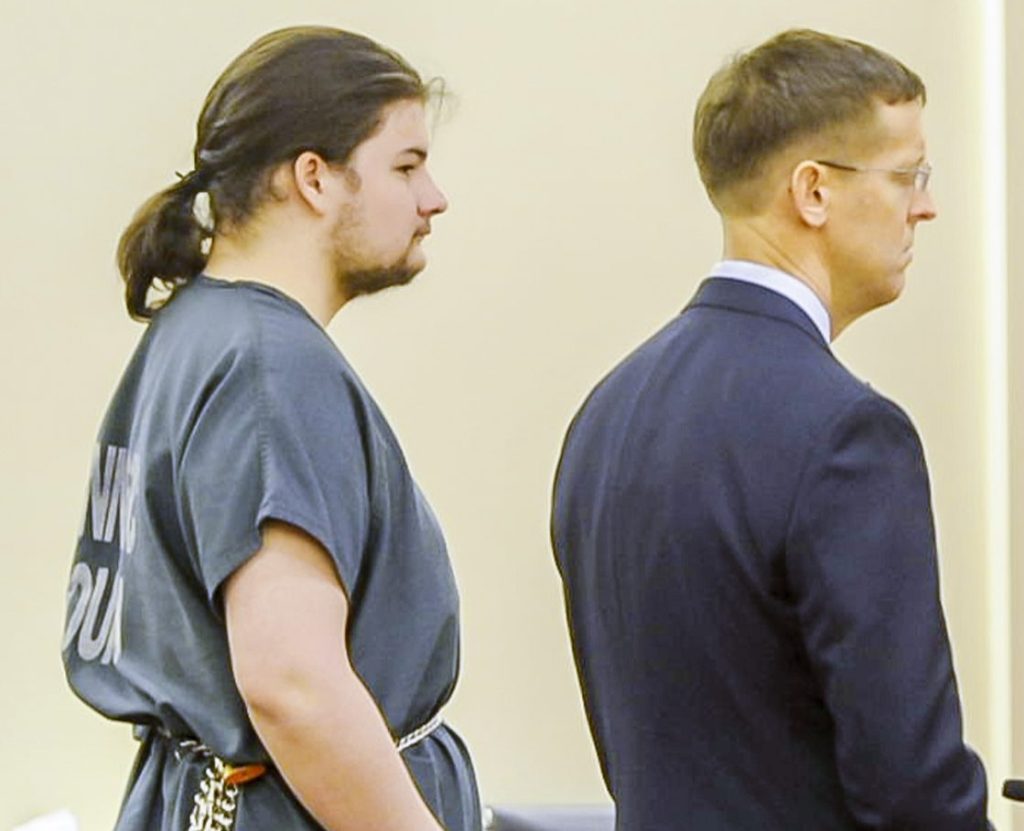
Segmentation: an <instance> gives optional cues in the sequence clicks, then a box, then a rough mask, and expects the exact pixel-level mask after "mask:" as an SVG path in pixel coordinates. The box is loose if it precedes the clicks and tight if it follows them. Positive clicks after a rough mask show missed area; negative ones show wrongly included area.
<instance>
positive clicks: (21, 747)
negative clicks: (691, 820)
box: [0, 0, 1024, 831]
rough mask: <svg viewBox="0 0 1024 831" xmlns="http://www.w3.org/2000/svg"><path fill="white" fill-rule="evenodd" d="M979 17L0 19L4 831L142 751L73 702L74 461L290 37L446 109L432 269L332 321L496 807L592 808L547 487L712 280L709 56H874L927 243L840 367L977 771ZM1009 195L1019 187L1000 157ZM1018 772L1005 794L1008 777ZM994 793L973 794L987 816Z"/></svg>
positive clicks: (985, 734) (89, 10)
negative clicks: (434, 520) (952, 659)
mask: <svg viewBox="0 0 1024 831" xmlns="http://www.w3.org/2000/svg"><path fill="white" fill-rule="evenodd" d="M1008 5H1012V4H1008ZM979 9H980V4H979V3H974V2H968V0H927V2H926V0H913V1H911V0H908V1H907V2H905V3H900V4H894V3H892V2H889V1H888V0H862V2H858V3H856V4H822V3H820V2H816V1H815V0H787V2H785V3H781V2H777V3H762V2H758V0H714V2H711V0H705V1H704V2H698V1H697V0H690V1H689V2H681V0H674V2H670V0H644V2H641V3H625V2H608V3H601V2H595V0H545V2H541V0H487V2H475V1H474V0H437V2H433V3H413V2H409V0H351V2H349V3H346V4H339V3H337V2H326V1H325V2H317V0H292V2H290V3H287V4H284V3H269V2H265V0H259V2H251V0H250V1H249V2H244V3H243V2H240V0H225V1H224V2H219V3H210V2H199V1H198V0H179V2H176V3H160V4H157V3H149V4H143V3H139V2H138V0H135V2H128V0H102V1H101V2H99V3H94V4H84V3H75V2H72V1H71V0H63V1H62V2H55V3H45V2H39V3H33V4H30V3H27V2H25V3H5V4H3V6H2V7H0V101H2V102H3V104H4V106H3V118H2V120H0V124H2V127H0V149H2V151H3V152H2V153H0V159H2V161H0V164H2V166H3V167H2V170H3V174H4V175H3V176H2V177H0V182H2V183H3V198H4V202H5V205H6V210H5V218H4V219H5V221H3V222H2V223H0V251H3V252H4V256H5V260H6V263H5V265H6V267H5V269H4V277H3V279H2V280H0V314H2V321H0V347H2V349H0V356H2V357H0V361H2V364H0V366H2V370H3V374H2V378H3V381H4V388H5V390H6V394H5V396H4V399H5V404H4V406H3V407H2V408H0V428H2V429H0V435H2V437H3V438H2V448H3V450H2V452H3V456H2V459H3V463H2V468H0V469H2V471H3V474H2V476H3V478H2V480H0V505H2V506H3V508H2V511H3V513H2V516H0V518H2V527H3V529H4V530H5V531H6V535H7V544H6V547H7V556H6V557H5V559H4V562H5V564H6V573H5V578H4V579H3V581H2V582H0V630H2V631H3V632H5V633H6V634H5V637H4V638H3V639H2V646H0V666H2V667H3V675H2V679H3V680H2V681H0V713H3V716H2V722H0V749H2V751H3V752H0V782H2V783H3V786H2V787H0V829H5V828H8V827H9V826H11V825H13V824H14V823H16V822H18V821H21V820H24V819H26V818H28V817H29V816H31V815H33V814H35V813H42V812H44V811H47V810H51V809H54V808H57V807H61V806H65V807H68V808H71V809H72V810H74V811H75V812H76V813H77V814H78V815H79V817H80V819H81V821H82V827H83V828H84V829H86V831H93V829H96V831H98V829H103V828H109V827H110V826H111V825H112V821H113V818H114V816H115V811H116V806H117V804H118V801H119V798H120V794H121V790H122V787H123V783H124V779H125V776H126V774H127V768H128V765H129V763H130V759H131V755H132V752H133V747H132V742H131V740H130V738H129V735H128V731H127V729H126V728H124V727H122V726H118V725H109V724H106V723H104V722H103V721H102V720H101V719H100V718H99V717H97V716H95V715H94V714H92V713H91V712H90V711H88V710H87V709H86V708H85V707H84V706H82V705H81V704H80V703H78V702H77V701H76V700H74V698H73V697H72V696H71V694H70V693H69V692H68V691H67V689H66V687H65V685H64V682H63V679H62V675H61V671H60V663H59V654H58V648H59V636H60V631H61V620H62V614H63V592H64V585H65V578H66V574H67V571H68V562H69V558H70V554H71V547H72V544H73V539H74V534H75V527H76V523H77V520H78V517H79V514H80V511H81V510H82V508H83V499H82V497H83V493H84V488H85V475H86V468H87V464H88V454H89V450H90V447H91V442H92V436H93V433H94V431H95V429H96V425H97V423H98V420H99V418H100V415H101V413H102V410H103V408H104V406H105V404H106V400H107V398H108V396H109V394H110V391H111V389H112V387H113V384H114V383H115V380H116V378H117V376H118V375H119V372H120V369H121V367H122V366H123V364H124V361H125V360H126V358H127V355H128V353H129V350H130V349H131V346H132V344H133V343H134V341H135V339H136V338H137V336H138V334H139V331H140V329H139V327H138V326H136V325H135V324H131V323H129V322H128V320H127V318H126V317H125V315H124V313H123V312H122V310H121V306H120V299H119V286H118V283H117V279H116V275H115V272H114V269H113V267H112V250H113V246H114V244H115V242H116V239H117V236H118V234H119V233H120V230H121V228H122V227H123V225H124V223H125V222H126V220H127V219H128V217H129V215H130V214H131V212H132V211H133V210H134V209H135V207H136V206H137V205H138V204H139V202H140V201H141V200H142V199H143V198H145V197H146V196H148V195H149V194H150V193H151V192H153V191H155V190H156V189H157V188H160V187H162V186H164V185H165V184H167V183H169V182H170V180H171V178H172V176H173V173H174V171H175V170H182V171H183V170H186V169H188V167H189V166H190V162H189V151H190V148H191V140H192V129H193V126H192V125H193V124H194V120H195V116H196V114H197V111H198V107H199V105H200V103H201V100H202V98H203V96H204V94H205V92H206V90H207V88H208V87H209V85H210V83H211V82H212V80H213V78H214V77H215V75H216V74H217V72H219V70H220V69H221V68H222V67H223V65H224V64H225V63H226V62H227V60H229V59H230V58H231V57H233V56H234V55H235V54H236V53H237V52H238V51H239V50H240V49H242V48H243V47H244V46H245V45H247V44H248V43H249V42H250V41H251V40H252V39H254V38H255V37H256V36H257V35H259V34H261V33H263V32H264V31H267V30H269V29H271V28H275V27H278V26H281V25H287V24H291V23H297V22H321V23H328V24H333V25H342V26H347V27H349V28H353V29H356V30H359V31H365V32H366V33H368V34H371V35H373V36H375V37H377V38H379V39H381V40H382V41H384V42H386V43H388V44H389V45H392V46H394V47H396V48H397V49H399V50H400V51H402V52H403V53H404V54H405V55H406V56H407V57H408V58H409V59H410V60H411V61H412V62H413V63H414V64H416V65H417V66H419V67H420V68H421V69H423V70H424V71H425V72H427V73H430V74H433V73H436V74H441V75H443V76H445V77H446V78H447V79H448V81H449V83H450V85H451V87H452V89H453V91H454V92H455V93H456V96H457V101H456V106H454V107H453V108H452V109H451V111H450V117H449V118H448V119H447V120H446V121H445V123H444V124H442V125H441V126H440V128H439V130H438V132H437V136H436V144H435V161H434V162H433V165H434V169H435V173H436V175H437V178H438V179H439V180H440V182H441V183H442V185H444V186H445V187H446V188H447V190H448V193H449V196H450V198H451V201H452V209H451V212H450V214H449V215H447V216H445V217H443V218H441V219H440V220H438V221H437V223H436V225H435V229H436V233H435V235H434V236H433V237H432V239H431V241H430V243H429V251H430V254H431V258H432V264H431V267H430V268H429V270H428V271H427V272H426V273H425V274H424V275H423V276H421V277H420V278H419V279H418V280H417V281H416V283H415V284H414V285H413V286H411V287H409V288H408V289H404V290H402V291H397V292H394V293H392V294H388V295H386V296H382V297H379V298H374V299H372V300H366V301H360V302H358V303H354V304H352V306H351V307H350V308H347V309H345V311H344V312H343V313H342V314H341V315H340V316H339V318H338V319H337V320H336V321H335V323H334V324H333V326H332V330H331V331H332V334H333V335H334V336H335V337H336V339H337V340H338V341H339V343H340V344H341V345H342V347H343V348H344V349H345V350H346V352H347V353H348V355H349V357H350V358H351V360H352V362H353V363H354V364H355V366H356V367H357V368H359V369H360V371H361V372H362V374H363V375H364V377H365V379H366V380H367V382H368V384H369V385H370V387H371V388H372V389H373V390H374V391H375V393H376V395H377V396H378V398H379V400H380V402H381V404H382V406H383V408H384V410H385V412H386V413H387V414H388V415H389V417H390V418H391V419H392V422H393V425H394V427H395V429H396V431H397V433H398V435H399V436H400V437H401V439H402V441H403V444H404V446H405V449H406V452H407V456H408V457H409V459H410V462H411V465H412V467H413V470H414V472H415V473H416V474H417V476H418V478H419V480H420V482H421V484H422V485H423V487H424V489H425V491H426V492H427V494H428V495H429V496H430V498H431V500H432V502H433V503H434V507H435V508H436V510H437V512H438V514H439V516H440V517H441V519H442V522H443V523H444V525H445V527H446V530H447V534H448V538H449V544H450V548H451V550H452V553H453V557H454V560H455V565H456V569H457V572H458V576H459V579H460V583H461V587H462V593H463V605H464V622H465V630H464V641H465V656H464V662H463V679H462V684H461V688H460V691H459V692H458V694H457V697H456V700H455V702H454V706H453V707H452V708H451V709H452V712H451V720H452V721H453V722H454V723H455V724H456V725H457V726H458V727H459V728H460V729H461V730H462V732H463V733H464V735H465V736H466V737H467V739H468V741H469V743H470V746H471V748H472V749H473V751H474V755H475V757H476V760H477V764H478V767H479V773H480V777H481V781H482V785H483V788H484V791H485V796H486V797H487V798H489V799H491V800H496V801H549V802H550V801H596V800H600V799H603V798H604V792H603V788H602V786H601V783H600V779H599V776H598V773H597V768H596V764H595V761H594V755H593V752H592V750H591V748H590V744H589V738H588V736H587V733H586V729H585V725H584V721H583V717H582V711H581V708H580V705H579V700H578V694H577V688H576V682H575V677H574V675H573V671H572V665H571V659H570V655H569V649H568V643H567V638H566V634H565V627H564V623H563V615H562V609H561V601H560V593H559V586H558V582H557V579H556V574H555V570H554V567H553V565H552V559H551V555H550V552H549V548H548V542H547V510H548V494H549V490H550V483H551V476H552V473H553V469H554V464H555V460H556V457H557V452H558V448H559V443H560V440H561V436H562V433H563V431H564V429H565V427H566V425H567V423H568V420H569V418H570V417H571V415H572V413H573V412H574V410H575V408H576V407H577V405H578V403H579V402H580V400H581V398H582V397H583V395H584V394H585V393H586V391H587V390H588V389H589V387H590V386H591V385H592V384H593V383H594V382H595V381H596V379H597V378H598V377H599V376H600V375H601V374H602V373H603V372H604V371H605V370H606V369H607V368H609V367H610V365H611V364H612V363H614V361H615V360H616V359H617V358H618V357H619V356H621V355H622V354H623V353H624V352H625V351H626V350H627V349H629V348H630V347H631V346H632V345H634V344H635V343H636V342H638V341H639V340H640V339H641V338H643V337H644V336H645V335H646V334H647V333H648V332H649V331H651V330H652V329H653V328H654V327H655V326H657V325H659V324H660V323H661V322H663V321H664V320H665V319H666V318H668V317H669V316H670V315H672V314H674V313H675V312H676V311H677V310H678V309H679V308H680V307H681V306H682V304H683V303H684V302H685V301H686V299H687V298H688V296H689V294H690V293H691V291H692V290H693V288H694V287H695V285H696V283H697V282H698V280H699V279H700V278H701V277H702V276H703V274H704V273H705V271H706V269H707V268H708V267H709V265H710V264H711V263H712V262H713V261H714V260H715V259H716V258H717V256H718V254H719V241H718V230H717V224H716V222H715V220H714V217H713V214H712V213H711V210H710V208H709V207H708V205H707V203H706V200H705V199H704V196H703V194H702V192H701V190H700V187H699V183H698V181H697V177H696V174H695V172H694V169H693V165H692V162H691V161H690V158H689V150H688V146H689V122H690V116H691V112H692V108H693V103H694V100H695V98H696V95H697V94H698V92H699V90H700V88H701V87H702V85H703V83H704V81H705V79H706V78H707V76H708V75H709V73H710V72H711V71H713V70H714V69H715V68H716V67H717V66H718V65H719V63H720V62H721V60H722V59H723V58H724V57H725V55H726V54H727V53H729V52H731V51H733V50H735V49H737V48H740V47H742V46H747V45H752V44H754V43H756V42H758V41H760V40H762V39H763V38H765V37H766V36H768V35H769V34H771V33H773V32H775V31H776V30H779V29H781V28H784V27H787V26H791V25H807V26H812V27H817V28H823V29H827V30H831V31H835V32H837V33H841V34H846V35H849V36H854V37H858V38H861V39H865V40H868V41H870V42H872V43H875V44H876V45H878V46H881V47H883V48H886V49H888V50H890V51H892V52H893V53H894V54H896V55H897V56H899V57H901V58H902V59H904V60H905V61H906V62H907V63H908V64H910V65H911V66H912V67H913V68H915V69H916V70H918V71H919V72H920V73H921V74H922V75H923V76H924V78H925V80H926V82H927V83H928V86H929V94H930V103H929V107H928V127H929V129H930V136H931V152H930V155H931V157H932V159H933V162H934V164H935V168H936V175H935V187H934V190H935V194H936V196H937V199H938V201H939V203H940V209H941V216H940V219H939V221H938V222H937V223H936V224H935V225H934V226H933V227H927V228H922V229H921V230H920V234H919V244H918V246H917V252H918V253H917V260H916V262H915V265H914V268H913V271H912V273H911V276H910V280H909V286H908V290H907V292H906V296H905V297H904V298H903V299H902V301H901V302H900V303H899V304H897V305H896V306H895V307H892V308H890V309H887V310H884V311H881V312H879V313H877V314H876V315H874V316H873V317H872V318H870V319H868V320H865V321H863V322H861V323H859V324H858V325H856V326H855V327H854V328H853V329H852V330H851V331H850V332H849V333H848V334H846V335H844V336H843V338H842V340H841V341H840V342H839V344H838V349H837V351H838V352H839V354H840V355H841V356H842V357H843V358H844V359H845V360H846V361H847V362H848V363H849V364H850V365H851V366H852V368H853V369H854V370H855V371H856V372H857V373H858V374H860V375H861V376H863V377H864V378H866V379H869V380H870V381H871V382H872V383H873V384H874V385H875V386H876V387H877V388H879V389H881V390H882V391H884V392H886V393H888V394H889V395H891V396H892V397H894V398H895V399H896V400H898V401H899V402H901V403H902V404H903V405H904V406H905V407H906V408H907V409H908V410H909V412H910V413H911V415H912V416H913V418H914V419H915V421H916V423H917V424H918V426H919V428H920V431H921V434H922V437H923V439H924V443H925V447H926V451H927V454H928V459H929V463H930V465H931V470H932V474H933V484H934V497H935V506H936V513H937V518H938V524H939V531H940V545H941V549H942V570H943V577H944V594H945V598H946V603H947V611H948V619H949V625H950V629H951V633H952V637H953V641H954V648H955V652H956V662H957V667H958V670H959V675H960V681H961V691H962V694H963V699H964V703H965V708H966V715H967V727H968V737H969V740H970V741H971V742H972V743H973V744H975V745H976V746H977V747H978V748H979V749H980V750H981V751H982V753H983V754H987V753H988V750H989V748H990V747H992V746H993V736H995V735H997V734H998V733H999V731H1005V730H1007V729H1009V727H1010V725H1009V723H1008V721H1009V713H1004V712H993V711H992V709H991V707H990V706H989V701H990V699H991V698H992V683H993V682H992V680H991V679H992V678H993V677H998V673H996V674H993V665H992V663H991V661H992V656H993V655H995V656H998V655H999V654H1001V651H1005V649H1006V646H1005V643H1004V642H1003V641H1004V640H1005V637H1004V638H1003V640H999V639H996V642H995V643H994V644H993V639H992V637H991V636H990V633H989V630H988V623H987V621H988V619H989V616H990V607H989V603H988V585H989V582H988V573H987V570H986V568H987V567H986V563H987V562H988V557H987V552H986V547H985V546H986V539H987V536H986V535H987V528H988V524H989V520H990V511H989V509H988V503H987V501H986V490H985V483H986V472H987V468H986V456H985V454H986V445H985V442H984V435H985V412H984V406H983V401H984V400H985V397H986V388H985V373H984V364H985V354H984V348H983V345H984V331H985V327H986V324H987V321H986V319H985V307H984V304H983V302H982V296H983V293H982V290H981V285H982V280H983V275H982V273H981V266H980V263H981V262H982V261H983V259H984V257H983V251H982V245H983V241H982V228H981V220H980V216H981V213H980V199H981V191H980V189H979V186H978V184H979V178H978V177H979V173H980V171H981V170H982V169H983V165H982V153H981V138H980V132H979V129H978V127H977V125H978V121H979V118H980V97H979V89H980V86H981V75H980V69H979V67H980V55H981V53H982V47H981V44H980V31H981V26H980V11H979ZM1019 22H1020V21H1018V24H1019ZM1020 68H1021V67H1020V65H1019V64H1018V65H1017V70H1016V71H1017V76H1016V78H1017V79H1018V80H1017V89H1018V91H1020V90H1021V82H1020V80H1019V79H1020V77H1021V76H1020ZM1017 130H1018V135H1019V134H1020V129H1019V125H1018V128H1017ZM1014 175H1015V177H1016V181H1018V182H1021V183H1022V184H1024V178H1022V176H1021V169H1020V165H1019V159H1018V166H1017V168H1016V173H1015V174H1014ZM1018 216H1019V212H1018ZM1019 688H1020V687H1019ZM1021 741H1022V740H1021V739H1020V738H1019V737H1018V741H1017V744H1018V747H1020V746H1021ZM1017 765H1018V772H1019V773H1021V774H1024V754H1022V755H1019V756H1018V758H1017ZM1005 767H1006V766H1005V764H1002V766H1000V767H997V768H996V769H992V770H990V774H991V777H992V780H993V790H996V786H997V785H998V782H999V781H1001V779H1002V778H1003V777H1004V776H1006V775H1008V774H1009V772H1010V771H1008V770H1006V769H1005ZM999 802H1000V800H999V799H998V798H995V799H994V800H993V803H994V804H998V803H999ZM1001 810H1003V811H1005V809H1001ZM999 816H1003V814H1000V815H999ZM1002 827H1004V828H1005V827H1007V826H1006V825H1005V824H1004V825H1003V826H1002Z"/></svg>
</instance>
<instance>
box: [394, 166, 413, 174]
mask: <svg viewBox="0 0 1024 831" xmlns="http://www.w3.org/2000/svg"><path fill="white" fill-rule="evenodd" d="M417 167H418V165H415V164H402V165H399V166H398V167H396V168H395V170H397V171H398V172H399V173H400V174H402V175H403V176H410V175H412V173H413V171H414V170H416V168H417Z"/></svg>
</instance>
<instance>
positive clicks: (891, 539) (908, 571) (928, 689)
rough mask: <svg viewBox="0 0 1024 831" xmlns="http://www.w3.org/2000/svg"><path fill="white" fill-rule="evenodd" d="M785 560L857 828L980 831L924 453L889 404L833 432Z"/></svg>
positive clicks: (863, 404)
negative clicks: (941, 589) (942, 596)
mask: <svg viewBox="0 0 1024 831" xmlns="http://www.w3.org/2000/svg"><path fill="white" fill-rule="evenodd" d="M787 550H788V554H787V557H788V569H789V576H790V580H791V585H792V590H793V592H794V595H795V597H796V601H797V606H798V613H799V619H800V625H801V628H802V632H803V637H804V640H805V645H806V648H807V652H808V655H809V657H810V660H811V663H812V666H813V668H814V671H815V672H816V674H817V676H818V678H819V681H820V684H821V689H822V690H823V693H824V698H825V704H826V706H827V708H828V710H829V712H830V713H831V715H832V718H833V720H834V725H835V752H836V762H837V765H838V769H839V773H840V778H841V781H842V784H843V788H844V790H845V793H846V799H847V804H848V807H849V808H850V810H851V812H852V813H853V815H854V817H856V819H857V820H858V821H859V822H860V823H862V824H864V825H865V826H866V827H870V828H878V829H900V831H917V830H918V829H920V831H925V829H927V831H973V829H977V831H982V829H984V828H986V819H985V804H986V783H985V774H984V770H983V768H982V765H981V762H980V761H979V760H978V758H977V757H976V756H975V755H974V753H973V752H972V751H971V750H970V749H968V748H967V747H966V746H965V745H964V743H963V738H962V719H961V712H960V703H959V698H958V693H957V688H956V680H955V678H954V674H953V666H952V660H951V655H950V647H949V640H948V637H947V632H946V624H945V620H944V617H943V612H942V607H941V603H940V599H939V582H938V564H937V556H936V547H935V532H934V526H933V519H932V510H931V497H930V493H929V485H928V474H927V470H926V468H925V462H924V454H923V452H922V448H921V444H920V441H919V439H918V437H917V433H916V432H915V430H914V428H913V426H912V425H911V423H910V421H909V419H908V418H907V417H906V415H905V414H904V413H903V412H902V411H901V410H899V408H897V407H896V406H895V405H893V404H892V403H891V402H889V401H886V400H885V399H883V398H881V397H878V396H872V397H870V398H864V399H861V400H859V401H858V402H856V403H855V404H854V405H852V406H850V407H849V408H847V410H846V411H845V412H843V413H842V414H841V415H840V416H839V417H838V418H837V419H836V420H835V421H834V423H833V424H832V425H831V426H830V428H829V429H828V430H827V438H826V440H825V441H824V442H823V443H822V445H821V446H820V447H819V448H818V449H817V450H816V451H815V453H814V455H813V458H812V459H811V460H810V461H809V463H808V466H807V469H806V470H805V471H804V473H803V478H802V481H801V485H800V489H799V494H798V497H797V503H796V506H795V509H794V513H793V521H792V525H791V528H790V538H789V546H788V549H787Z"/></svg>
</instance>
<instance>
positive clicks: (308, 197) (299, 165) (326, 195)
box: [288, 150, 338, 215]
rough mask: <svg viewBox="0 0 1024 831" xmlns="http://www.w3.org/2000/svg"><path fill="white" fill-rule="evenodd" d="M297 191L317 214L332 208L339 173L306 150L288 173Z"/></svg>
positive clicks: (320, 157) (322, 159)
mask: <svg viewBox="0 0 1024 831" xmlns="http://www.w3.org/2000/svg"><path fill="white" fill-rule="evenodd" d="M288 172H289V173H290V174H291V177H292V182H293V184H294V186H295V191H296V193H297V194H298V196H299V199H300V200H302V202H303V203H305V205H306V206H307V207H308V208H309V209H310V210H312V211H313V212H314V213H317V214H321V215H323V214H325V213H327V212H328V211H329V210H331V208H332V203H333V201H334V200H333V199H332V198H331V196H332V191H333V190H334V189H335V188H336V187H337V184H336V179H337V178H338V172H337V171H336V170H334V169H332V168H331V166H330V165H329V164H328V163H327V162H326V161H325V160H324V158H323V156H321V155H320V154H319V153H315V152H314V151H312V150H304V151H303V152H302V153H300V154H299V155H298V156H296V157H295V161H293V162H292V164H291V167H290V169H289V171H288Z"/></svg>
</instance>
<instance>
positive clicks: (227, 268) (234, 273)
mask: <svg viewBox="0 0 1024 831" xmlns="http://www.w3.org/2000/svg"><path fill="white" fill-rule="evenodd" d="M289 230H291V233H289ZM205 271H206V272H207V273H208V274H210V276H213V277H217V278H219V279H222V280H228V281H232V282H233V281H243V280H244V281H247V282H254V283H262V284H263V285H267V286H271V287H273V288H275V289H277V290H278V291H281V292H283V293H284V294H286V295H288V296H289V297H291V298H292V299H293V300H295V301H296V302H298V303H299V304H300V305H302V306H303V307H304V308H305V309H306V311H307V312H309V314H310V315H311V316H312V317H313V319H314V320H316V321H317V322H318V323H319V324H320V325H321V326H324V327H326V326H327V324H328V323H330V322H331V320H332V319H333V317H334V316H335V315H336V314H337V313H338V310H339V309H341V307H342V306H343V305H345V302H346V301H347V300H348V299H349V298H348V297H347V296H346V295H345V293H344V291H343V290H342V288H341V285H340V283H339V281H338V280H337V278H336V276H335V275H334V273H333V271H332V269H331V264H330V261H329V259H328V258H327V257H326V256H324V253H323V246H322V244H321V242H320V240H319V239H313V238H311V237H310V234H309V232H305V233H303V232H302V231H301V230H295V229H288V228H283V229H282V228H278V229H275V231H271V230H270V229H267V228H258V227H249V226H247V227H246V228H243V229H239V230H232V231H231V232H230V233H227V234H217V235H215V236H214V239H213V245H212V247H211V249H210V257H209V259H208V260H207V263H206V269H205Z"/></svg>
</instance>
